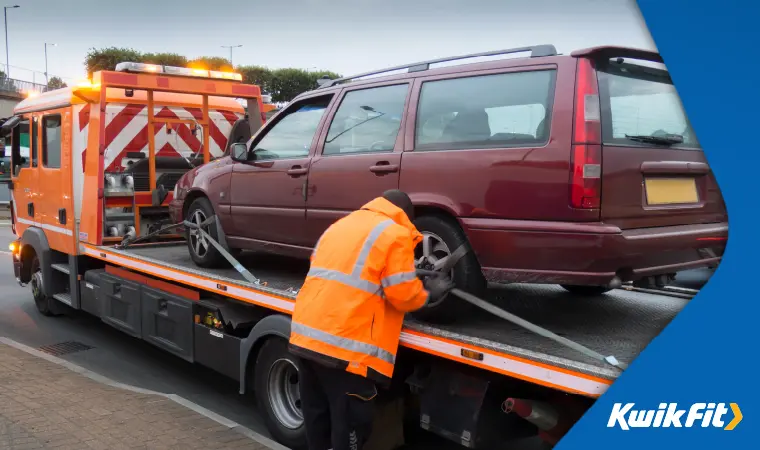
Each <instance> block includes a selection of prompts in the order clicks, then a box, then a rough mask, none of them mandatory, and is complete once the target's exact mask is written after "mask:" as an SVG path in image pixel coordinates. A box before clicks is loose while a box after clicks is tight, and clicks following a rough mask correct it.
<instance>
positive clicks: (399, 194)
mask: <svg viewBox="0 0 760 450" xmlns="http://www.w3.org/2000/svg"><path fill="white" fill-rule="evenodd" d="M383 198H384V199H386V200H388V201H389V202H391V203H393V204H394V205H396V206H398V207H399V208H401V209H402V210H404V212H405V213H406V215H407V217H409V220H414V204H413V203H412V199H411V198H409V196H408V195H406V192H404V191H400V190H398V189H391V190H388V191H385V192H383Z"/></svg>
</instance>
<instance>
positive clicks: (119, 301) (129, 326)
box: [100, 273, 142, 338]
mask: <svg viewBox="0 0 760 450" xmlns="http://www.w3.org/2000/svg"><path fill="white" fill-rule="evenodd" d="M100 280H101V284H100V298H101V305H102V307H103V310H102V314H101V315H100V317H101V319H102V320H103V322H105V323H107V324H109V325H111V326H113V327H115V328H118V329H119V330H121V331H123V332H125V333H127V334H129V335H131V336H134V337H137V338H139V337H141V335H142V328H141V326H140V322H141V312H140V310H141V307H140V304H141V302H140V285H139V284H137V283H134V282H131V281H126V280H123V279H121V278H117V277H115V276H113V275H111V274H108V273H103V274H102V275H100Z"/></svg>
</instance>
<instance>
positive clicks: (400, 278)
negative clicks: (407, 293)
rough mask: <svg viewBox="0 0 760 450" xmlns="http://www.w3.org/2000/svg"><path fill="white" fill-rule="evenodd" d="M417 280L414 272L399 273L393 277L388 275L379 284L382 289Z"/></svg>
mask: <svg viewBox="0 0 760 450" xmlns="http://www.w3.org/2000/svg"><path fill="white" fill-rule="evenodd" d="M416 278H417V274H416V273H415V272H401V273H395V274H393V275H389V276H387V277H385V278H383V279H382V280H380V283H381V284H382V285H383V287H384V288H387V287H391V286H395V285H397V284H401V283H406V282H407V281H412V280H414V279H416Z"/></svg>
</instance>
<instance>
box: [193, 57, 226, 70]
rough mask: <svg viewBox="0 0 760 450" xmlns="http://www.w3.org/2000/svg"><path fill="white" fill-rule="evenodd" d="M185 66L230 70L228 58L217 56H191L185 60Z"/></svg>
mask: <svg viewBox="0 0 760 450" xmlns="http://www.w3.org/2000/svg"><path fill="white" fill-rule="evenodd" d="M187 67H192V68H194V69H208V70H225V71H231V70H232V65H231V64H230V60H229V59H227V58H221V57H219V56H200V57H198V58H193V59H191V60H190V61H188V62H187Z"/></svg>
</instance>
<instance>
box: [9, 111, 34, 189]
mask: <svg viewBox="0 0 760 450" xmlns="http://www.w3.org/2000/svg"><path fill="white" fill-rule="evenodd" d="M29 131H30V130H29V120H27V119H24V120H22V121H21V122H19V124H18V125H17V126H16V128H14V129H13V143H12V149H13V175H14V176H18V174H19V171H20V170H21V169H26V168H29V167H31V165H30V162H31V160H30V158H29V150H30V148H29V145H30V141H31V138H30V134H29Z"/></svg>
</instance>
